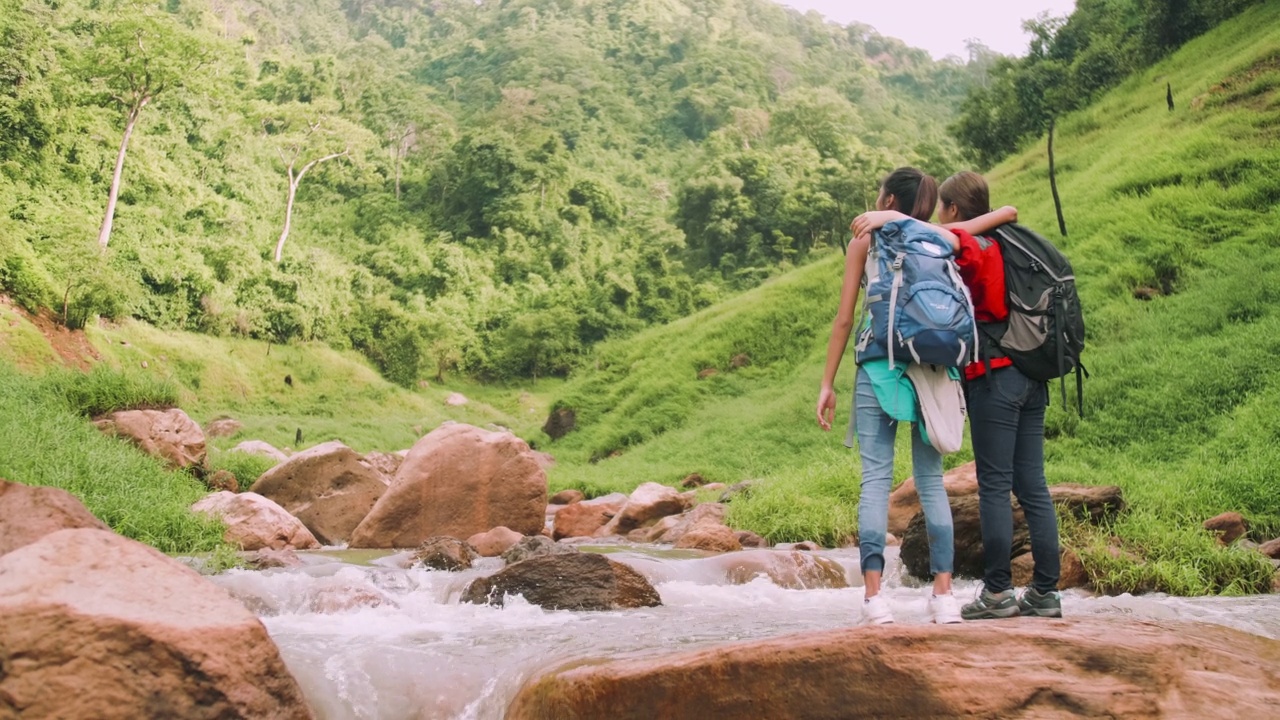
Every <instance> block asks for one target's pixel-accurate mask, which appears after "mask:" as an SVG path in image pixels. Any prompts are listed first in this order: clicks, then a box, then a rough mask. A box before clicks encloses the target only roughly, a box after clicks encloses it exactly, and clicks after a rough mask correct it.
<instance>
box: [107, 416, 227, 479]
mask: <svg viewBox="0 0 1280 720" xmlns="http://www.w3.org/2000/svg"><path fill="white" fill-rule="evenodd" d="M93 424H94V425H96V426H97V427H98V429H99V430H101V431H102V432H104V433H106V434H107V435H112V436H116V437H122V438H125V439H127V440H129V441H130V442H132V443H133V444H134V445H137V446H138V448H139V449H140V450H142V451H143V452H145V453H146V454H148V455H150V456H152V457H156V458H160V459H161V460H164V461H165V462H166V463H168V464H169V466H170V467H173V468H176V469H180V470H181V469H185V468H203V467H204V461H205V454H206V452H207V450H206V447H205V439H204V431H203V430H201V429H200V426H199V425H197V424H196V423H195V421H194V420H192V419H191V418H190V417H189V416H188V415H187V414H186V413H185V412H183V411H181V410H179V409H178V408H170V409H168V410H121V411H119V412H114V413H111V414H110V415H107V416H106V417H103V418H100V419H98V420H94V421H93Z"/></svg>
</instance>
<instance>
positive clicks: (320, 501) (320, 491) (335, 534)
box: [249, 441, 416, 545]
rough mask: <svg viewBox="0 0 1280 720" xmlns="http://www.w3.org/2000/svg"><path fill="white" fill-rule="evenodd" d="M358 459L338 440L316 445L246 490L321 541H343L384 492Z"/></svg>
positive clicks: (373, 473) (377, 478)
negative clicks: (288, 515)
mask: <svg viewBox="0 0 1280 720" xmlns="http://www.w3.org/2000/svg"><path fill="white" fill-rule="evenodd" d="M360 459H361V458H360V456H359V455H358V454H356V451H354V450H352V449H351V448H349V447H347V446H346V445H343V444H342V443H340V442H336V441H335V442H327V443H324V444H322V445H316V446H315V447H313V448H309V449H307V450H305V451H303V452H300V453H298V454H296V455H294V456H292V457H290V458H289V459H288V460H285V461H284V462H282V463H280V464H279V465H276V466H275V467H273V468H271V469H270V470H268V471H266V472H265V473H263V474H262V476H261V477H259V478H258V479H257V481H256V482H254V483H253V485H252V486H251V487H250V488H249V490H250V491H251V492H255V493H258V494H259V495H262V496H264V497H267V498H269V499H271V500H274V501H275V502H276V503H278V504H279V505H280V506H281V507H283V508H284V509H285V510H287V511H288V512H290V513H292V514H293V515H294V516H295V517H297V518H298V519H299V520H301V521H302V524H303V525H306V526H307V529H308V530H310V531H311V533H312V534H313V535H315V537H316V540H319V541H320V542H321V543H323V544H325V545H335V544H337V543H342V542H346V541H347V540H348V539H350V538H351V534H352V532H353V531H354V530H355V529H356V526H357V525H359V524H360V521H361V520H363V519H364V517H365V516H366V515H367V514H368V513H369V510H370V509H372V508H373V505H374V503H376V502H377V501H378V498H380V497H382V494H383V493H384V492H386V490H387V485H386V483H385V482H383V480H382V477H381V476H380V475H379V474H378V473H377V472H376V471H374V470H372V469H370V468H369V467H368V466H366V465H365V464H364V463H362V462H360ZM415 544H416V543H415Z"/></svg>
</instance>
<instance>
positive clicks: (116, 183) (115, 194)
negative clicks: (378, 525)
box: [98, 97, 151, 250]
mask: <svg viewBox="0 0 1280 720" xmlns="http://www.w3.org/2000/svg"><path fill="white" fill-rule="evenodd" d="M150 99H151V98H146V97H144V98H142V100H141V102H139V103H138V104H137V105H135V106H134V107H133V108H131V109H130V110H129V119H128V120H127V121H126V122H125V125H124V138H123V139H121V140H120V152H118V153H116V169H115V172H113V173H112V174H111V190H110V192H108V194H107V212H106V214H105V215H104V216H103V218H102V227H101V228H99V230H98V247H100V248H102V249H103V250H106V249H107V243H109V242H111V226H112V225H113V224H114V222H115V217H116V201H117V200H118V199H119V197H120V178H121V177H122V176H123V175H124V156H125V153H127V152H128V151H129V137H130V136H131V135H133V126H134V125H137V124H138V116H139V115H141V114H142V108H144V107H146V104H147V102H148V101H150Z"/></svg>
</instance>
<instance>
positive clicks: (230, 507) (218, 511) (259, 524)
mask: <svg viewBox="0 0 1280 720" xmlns="http://www.w3.org/2000/svg"><path fill="white" fill-rule="evenodd" d="M191 510H192V512H197V513H202V514H204V515H208V516H210V517H217V518H221V520H222V522H223V523H225V524H226V526H227V531H226V533H225V534H223V536H222V537H223V539H224V540H226V541H227V542H229V543H231V544H233V545H238V546H239V547H240V549H241V550H250V551H252V550H261V549H263V548H269V549H272V550H283V549H285V548H294V549H297V550H307V549H310V548H318V547H320V543H318V542H316V538H315V536H314V535H312V534H311V531H310V530H307V528H306V526H305V525H303V524H302V522H301V521H300V520H298V518H296V517H294V516H292V515H290V514H289V513H288V512H287V511H285V509H284V508H282V507H280V506H279V505H278V504H276V503H275V502H272V501H271V500H269V499H267V498H265V497H263V496H261V495H259V494H257V493H253V492H246V493H239V494H237V493H232V492H226V491H223V492H216V493H213V494H212V495H208V496H206V497H204V498H202V499H201V500H200V501H199V502H197V503H196V504H194V505H192V506H191Z"/></svg>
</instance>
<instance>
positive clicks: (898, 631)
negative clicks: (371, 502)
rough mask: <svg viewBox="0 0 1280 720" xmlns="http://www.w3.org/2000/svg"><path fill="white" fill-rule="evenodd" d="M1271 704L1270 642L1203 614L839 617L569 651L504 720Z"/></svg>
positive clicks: (1226, 713) (1064, 713)
mask: <svg viewBox="0 0 1280 720" xmlns="http://www.w3.org/2000/svg"><path fill="white" fill-rule="evenodd" d="M601 660H604V659H603V658H602V659H601ZM1277 713H1280V641H1277V640H1271V639H1267V638H1263V637H1260V636H1257V635H1250V634H1247V633H1243V632H1240V631H1238V630H1232V629H1229V628H1225V627H1222V626H1218V625H1208V624H1193V623H1180V622H1173V621H1159V622H1154V621H1137V620H1134V619H1132V618H1117V619H1102V618H1072V619H1070V620H1065V621H1064V620H1046V619H1042V618H1016V619H1011V620H999V621H994V620H993V621H985V622H974V623H964V624H958V625H884V626H876V627H859V628H849V629H845V630H837V631H834V632H833V631H824V632H815V633H805V634H801V635H790V636H785V637H779V638H772V639H768V640H758V641H751V642H745V643H735V644H732V645H722V646H720V647H712V648H706V649H702V650H694V651H686V652H680V653H664V654H660V653H654V654H651V655H649V656H647V657H643V658H637V659H626V660H613V661H608V660H604V661H603V662H594V661H590V660H589V659H583V658H580V659H577V660H575V661H574V662H573V663H572V664H570V665H567V666H565V667H564V668H562V669H559V670H552V671H551V672H548V673H546V674H544V675H542V676H541V677H537V678H535V679H533V680H532V681H530V682H528V683H527V684H526V685H525V686H524V687H523V688H522V689H521V690H520V692H519V693H518V694H517V695H516V698H515V700H514V701H512V703H511V704H510V705H509V706H508V708H507V713H506V718H507V720H544V719H545V720H551V719H552V718H555V719H559V718H569V717H626V718H663V719H664V720H706V719H707V718H716V720H757V719H758V718H774V717H779V718H780V717H785V718H793V719H795V720H804V719H807V718H814V719H815V720H816V719H817V718H846V717H868V718H916V717H961V716H963V717H1001V718H1002V717H1041V718H1065V717H1125V718H1131V717H1141V718H1164V717H1168V718H1175V717H1176V718H1184V717H1187V718H1189V717H1224V718H1225V717H1241V718H1243V717H1276V716H1277Z"/></svg>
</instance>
